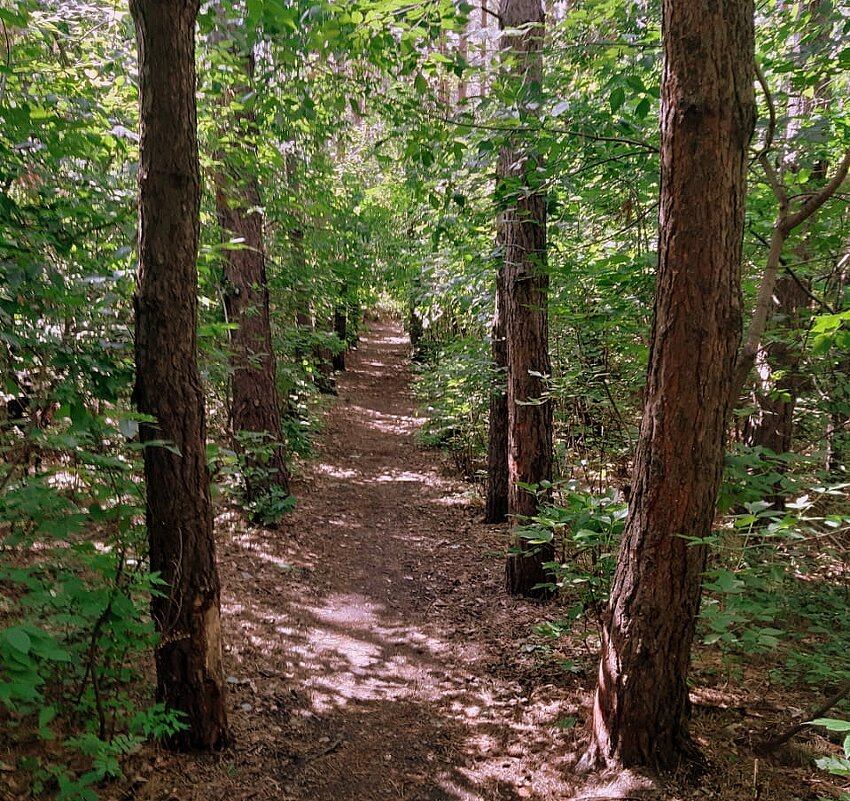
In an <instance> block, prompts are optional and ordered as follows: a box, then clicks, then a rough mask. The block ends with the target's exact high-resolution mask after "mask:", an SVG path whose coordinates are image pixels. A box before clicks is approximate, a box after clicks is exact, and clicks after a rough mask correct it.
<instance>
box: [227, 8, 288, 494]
mask: <svg viewBox="0 0 850 801" xmlns="http://www.w3.org/2000/svg"><path fill="white" fill-rule="evenodd" d="M219 24H220V31H219V33H218V36H217V38H219V39H220V40H222V41H228V40H229V43H230V45H231V46H233V39H234V37H235V36H236V35H237V33H238V32H237V30H236V27H235V26H228V25H227V23H226V21H225V20H223V19H222V20H221V21H220V23H219ZM236 50H237V52H236V56H237V58H238V59H239V61H240V62H241V66H242V68H243V70H244V72H243V75H242V76H241V77H242V79H243V80H242V81H241V82H237V85H236V86H235V87H233V88H231V89H230V90H228V91H227V92H226V93H225V98H224V102H225V103H229V102H231V101H232V99H233V97H234V96H235V95H237V94H238V95H242V96H248V95H249V92H248V91H247V90H248V86H247V84H248V82H249V81H250V80H251V79H252V78H253V73H254V56H253V53H252V52H250V50H249V52H247V53H245V52H239V51H241V50H244V48H239V47H238V45H237V46H236ZM230 125H231V126H233V129H234V130H230V131H224V132H222V134H223V136H222V138H223V140H224V144H223V145H222V149H221V152H220V154H219V167H218V168H217V170H216V174H215V205H216V211H217V213H218V220H219V224H220V225H221V228H222V233H223V235H224V237H225V239H227V240H229V241H234V240H235V241H239V242H240V243H241V244H240V247H238V248H228V249H226V250H225V251H224V304H225V308H226V311H227V317H228V320H229V321H230V322H231V323H234V324H235V325H236V327H235V329H233V331H232V332H231V337H230V348H231V358H230V366H231V371H232V374H231V379H230V385H231V395H232V399H231V410H230V416H231V425H232V428H233V433H234V435H235V436H236V438H237V440H239V438H240V434H247V435H248V436H250V437H252V438H259V439H260V440H261V441H259V442H249V443H244V442H240V441H237V443H236V445H237V449H239V448H243V449H244V450H245V468H246V475H245V489H246V496H247V500H248V501H249V502H251V501H255V500H257V499H258V498H261V497H262V496H264V495H267V494H268V493H269V492H271V491H272V489H273V488H277V489H279V490H280V491H282V492H283V493H284V494H288V492H289V470H288V468H287V465H286V453H285V449H284V444H283V434H282V431H281V424H280V414H281V410H280V400H279V397H278V391H277V363H276V360H275V355H274V351H273V349H272V332H271V318H270V313H269V286H268V281H267V279H266V252H265V244H264V242H263V213H262V210H261V209H262V207H261V200H260V188H259V184H258V181H257V178H256V172H255V170H256V167H255V165H253V164H252V163H251V160H252V159H254V158H256V149H255V148H254V147H253V146H248V147H247V149H246V147H245V143H246V142H251V141H252V139H254V138H255V137H256V133H257V132H256V125H255V123H254V115H253V113H252V112H251V110H250V108H242V109H241V110H239V111H237V112H236V113H235V114H234V115H233V116H232V118H231V120H230ZM237 141H238V142H239V143H240V146H239V147H238V148H237V147H235V146H234V143H235V142H237ZM246 157H247V159H246Z"/></svg>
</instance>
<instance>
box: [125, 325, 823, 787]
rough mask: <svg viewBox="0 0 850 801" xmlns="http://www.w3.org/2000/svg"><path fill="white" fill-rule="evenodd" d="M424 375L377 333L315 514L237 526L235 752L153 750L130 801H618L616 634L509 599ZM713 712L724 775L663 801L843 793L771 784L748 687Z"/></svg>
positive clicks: (232, 659)
mask: <svg viewBox="0 0 850 801" xmlns="http://www.w3.org/2000/svg"><path fill="white" fill-rule="evenodd" d="M408 356H409V344H408V341H407V339H406V337H405V336H404V335H403V333H402V331H401V328H400V326H399V325H397V324H395V323H391V322H376V323H372V325H371V330H370V331H369V332H367V333H366V334H365V335H364V336H363V338H362V340H361V341H360V344H359V347H358V348H357V349H356V350H355V351H354V352H352V353H351V354H350V355H349V357H348V362H349V365H348V367H349V369H348V371H347V372H345V373H344V374H341V375H340V376H339V378H338V388H339V397H338V399H337V400H336V401H335V403H334V404H333V406H332V407H331V408H330V409H329V411H328V412H327V416H326V423H325V427H324V431H323V433H322V435H321V437H320V440H319V442H318V443H317V452H316V455H315V458H314V459H313V460H311V462H310V463H309V464H307V465H306V466H305V467H304V469H303V472H302V474H301V475H300V476H299V477H298V478H297V479H296V480H295V482H294V485H293V491H294V493H295V494H296V496H297V498H298V506H297V508H296V509H295V511H294V512H293V513H292V514H290V515H289V516H288V517H287V518H286V519H285V520H284V521H283V523H282V524H281V525H280V526H279V527H278V528H277V529H275V530H269V529H262V528H254V527H247V528H246V525H245V523H244V517H243V516H242V515H241V514H239V513H237V512H235V511H234V512H227V513H225V514H223V515H222V516H220V518H219V521H218V527H217V530H218V537H219V560H220V566H221V573H222V584H223V595H222V611H223V625H224V641H225V643H226V644H227V646H226V653H225V665H226V671H227V682H228V687H229V690H230V694H229V699H230V708H231V723H232V727H233V733H234V735H235V743H234V745H233V746H232V747H231V748H229V749H228V750H226V751H224V752H222V753H221V754H217V755H213V756H189V757H187V756H175V755H170V754H168V753H166V752H164V751H159V750H154V749H150V750H148V749H146V750H145V751H144V752H142V753H141V754H139V755H137V757H136V762H135V765H136V768H137V769H136V771H135V773H136V775H135V776H132V774H129V775H130V776H131V780H132V782H133V786H132V787H131V788H129V787H127V788H125V790H124V794H123V795H122V796H116V800H117V798H118V797H123V798H134V799H141V800H143V801H154V800H155V801H249V799H252V800H254V799H255V800H256V801H272V800H274V801H295V799H298V800H299V801H390V800H391V799H392V800H393V801H399V800H401V801H497V800H498V801H518V800H519V799H532V800H536V801H543V800H544V799H546V801H561V800H563V799H572V798H579V797H581V798H585V797H590V798H597V797H598V798H602V797H610V796H614V795H616V792H615V790H614V788H611V787H609V788H608V789H605V788H604V787H602V786H600V787H598V788H597V790H596V792H595V793H594V792H588V786H587V785H586V784H585V783H584V782H583V780H581V779H580V778H578V777H575V776H574V775H573V773H572V771H571V767H572V765H573V764H574V763H575V760H576V759H577V757H578V756H579V754H580V749H581V746H582V743H583V742H584V738H585V736H586V734H585V732H586V721H587V719H588V716H589V712H590V704H591V691H592V689H593V684H594V682H593V677H594V675H595V661H596V653H597V648H598V640H597V636H598V635H597V632H596V630H595V626H590V628H588V629H587V630H582V631H580V632H574V633H573V635H572V636H571V637H570V638H568V639H566V640H565V641H564V642H561V641H560V640H559V641H557V642H556V641H551V640H549V639H547V638H545V637H544V636H542V635H541V634H540V633H539V632H538V633H535V626H536V625H537V624H540V623H543V622H545V621H546V620H558V619H559V616H561V617H563V616H564V615H565V613H566V606H567V602H566V601H557V600H556V601H555V602H552V603H550V604H547V605H540V604H535V603H530V602H527V601H523V600H517V599H514V598H511V597H508V596H507V595H506V594H505V592H504V589H503V571H504V549H505V545H506V529H505V528H504V527H500V526H485V525H483V524H482V523H480V520H481V516H482V508H481V505H480V500H478V499H477V498H476V494H475V492H474V490H473V488H472V487H471V486H470V485H468V484H464V483H462V482H461V481H459V480H458V479H456V478H454V477H452V474H451V471H450V469H449V468H448V467H447V465H446V464H444V462H443V459H442V457H441V455H440V454H439V453H438V452H435V451H432V450H428V449H425V448H423V447H422V446H420V445H419V444H418V443H417V441H416V432H417V429H418V427H419V426H420V424H421V422H422V421H421V420H420V419H419V418H418V417H417V414H416V411H415V407H416V403H415V399H414V396H413V392H412V388H411V382H412V374H411V371H410V369H409V362H408ZM714 692H715V695H714V696H712V699H713V700H711V701H710V702H708V701H705V700H703V701H698V702H697V704H696V705H695V720H694V730H695V732H696V734H697V737H698V739H699V742H700V743H701V745H702V746H703V747H704V748H705V750H706V753H707V755H708V758H709V760H710V762H711V768H710V770H709V771H708V772H707V773H705V774H704V775H703V776H702V778H701V779H700V780H699V781H689V780H688V777H686V776H680V777H674V778H673V779H671V780H670V781H669V782H668V783H667V784H665V785H664V788H663V791H662V793H661V795H660V797H663V798H666V799H671V800H672V799H689V800H690V799H709V798H712V799H752V798H759V799H762V801H765V800H766V799H771V800H772V799H776V800H777V801H779V799H782V800H783V801H788V800H790V799H801V801H802V800H804V799H814V798H816V797H817V795H818V794H819V793H820V794H823V795H830V796H832V795H833V794H834V792H835V791H834V789H833V787H834V786H833V785H831V783H830V782H829V781H828V780H826V779H825V778H824V775H823V774H819V773H816V772H814V771H813V769H812V768H811V767H810V766H809V765H807V764H804V763H801V762H800V761H798V762H797V764H796V765H793V764H792V765H790V766H789V765H782V764H775V763H771V762H769V761H762V764H761V765H760V764H759V761H758V760H757V759H756V757H755V756H754V755H753V753H752V752H751V751H750V750H749V749H748V748H746V747H745V746H742V745H741V741H742V733H743V736H744V737H746V732H747V731H748V730H749V727H750V725H751V724H752V725H753V726H754V727H761V726H763V725H765V724H766V723H768V720H767V719H759V720H756V721H755V723H754V722H753V719H751V718H749V717H748V715H749V712H748V711H747V710H748V704H749V705H753V703H754V702H752V699H750V700H747V698H746V697H742V696H741V693H742V688H741V687H738V688H734V689H729V687H728V686H727V687H726V688H725V690H724V691H720V690H715V691H714ZM736 693H737V694H736ZM730 699H731V700H730ZM762 700H764V699H762ZM777 711H778V710H777ZM758 717H759V718H765V717H766V716H765V714H764V713H758ZM582 788H584V789H582ZM630 792H633V791H630Z"/></svg>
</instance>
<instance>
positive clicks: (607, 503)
mask: <svg viewBox="0 0 850 801" xmlns="http://www.w3.org/2000/svg"><path fill="white" fill-rule="evenodd" d="M557 497H558V501H557V503H543V504H542V505H541V507H540V510H539V511H538V513H537V514H536V515H534V516H533V517H531V518H530V519H528V520H527V521H526V522H524V524H523V525H522V526H521V527H519V529H518V530H517V531H518V533H519V536H521V537H523V538H524V539H526V540H528V541H529V542H530V543H532V544H533V543H535V542H541V543H542V542H554V543H555V545H556V548H557V547H559V548H560V559H559V561H557V562H553V563H552V564H551V565H549V567H550V569H551V570H552V573H553V578H554V582H555V584H556V586H557V587H558V589H559V590H560V591H561V592H562V593H564V594H565V595H567V596H568V597H570V598H572V599H573V600H574V601H575V607H574V608H573V610H572V612H571V615H570V617H572V618H573V619H578V618H579V617H581V616H582V615H584V614H585V613H586V612H591V613H592V614H593V615H594V616H595V615H596V614H598V612H599V611H600V610H601V606H602V605H603V604H604V603H605V601H606V600H607V598H608V591H609V589H610V585H611V577H612V576H613V574H614V568H615V567H616V563H617V549H618V545H619V541H620V536H621V535H622V533H623V529H624V527H625V521H626V515H627V514H628V507H627V505H626V503H625V502H624V501H623V500H622V499H621V498H619V497H618V496H617V495H616V494H615V493H614V491H613V490H612V491H609V492H608V493H606V494H604V495H595V494H593V493H588V492H584V491H582V490H581V489H579V485H578V483H577V482H575V481H571V482H568V483H567V484H566V485H565V487H563V488H561V489H560V491H559V492H558V494H557Z"/></svg>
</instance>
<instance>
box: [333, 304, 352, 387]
mask: <svg viewBox="0 0 850 801" xmlns="http://www.w3.org/2000/svg"><path fill="white" fill-rule="evenodd" d="M347 292H348V287H343V289H342V293H341V294H342V299H341V300H340V302H339V304H338V305H337V306H336V307H335V308H334V333H335V334H336V335H337V338H338V339H339V341H340V342H342V345H343V350H341V351H339V353H335V354H334V355H333V362H332V363H333V368H334V370H337V371H338V372H344V371H345V350H346V349H347V348H348V310H347V302H346V300H345V295H346V293H347Z"/></svg>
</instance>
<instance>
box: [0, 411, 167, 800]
mask: <svg viewBox="0 0 850 801" xmlns="http://www.w3.org/2000/svg"><path fill="white" fill-rule="evenodd" d="M66 421H68V422H66V424H65V425H64V427H63V428H61V429H59V430H57V431H53V432H50V434H49V441H50V442H51V444H52V446H53V450H54V452H55V451H59V450H60V449H61V452H70V453H72V454H73V461H71V460H70V459H69V460H68V461H67V462H66V463H65V464H62V465H61V467H59V468H58V469H57V468H53V467H48V468H46V469H43V470H42V472H41V473H39V474H38V475H36V476H24V475H23V474H20V473H16V474H12V473H6V474H5V475H4V474H2V470H0V553H2V560H0V614H2V618H1V619H0V620H2V623H0V720H2V722H3V725H0V731H2V732H3V733H2V734H0V740H2V742H3V746H4V748H6V749H8V750H9V751H11V752H12V753H14V751H15V748H16V747H17V746H18V745H21V746H23V752H24V753H26V751H27V744H29V743H33V742H41V743H42V744H45V745H46V744H47V743H51V745H50V747H49V748H46V747H45V748H42V749H41V753H42V754H45V756H42V757H39V758H36V757H32V756H30V757H22V758H21V759H20V761H19V762H18V764H17V767H18V768H19V769H22V770H25V771H28V772H29V774H30V782H31V784H32V786H33V788H34V790H35V792H36V793H37V794H39V795H40V794H42V793H44V794H46V793H52V794H54V795H55V797H56V798H57V799H63V800H64V801H94V799H96V797H97V794H96V789H95V788H96V786H97V785H98V784H99V783H100V782H102V781H103V780H105V779H108V778H110V777H115V776H118V775H120V770H121V758H122V756H124V755H126V754H128V753H130V752H131V751H132V750H134V749H135V748H137V747H138V745H139V744H140V743H141V742H142V741H143V740H144V739H146V738H148V737H151V736H162V735H167V734H168V733H170V732H173V731H176V730H177V729H178V728H179V727H180V726H181V725H182V723H181V721H180V720H179V719H178V718H177V717H176V716H175V715H174V714H173V713H170V712H166V711H165V710H163V709H162V708H161V707H159V706H157V705H151V699H150V689H149V688H148V689H143V690H141V691H140V690H139V689H138V686H139V678H140V675H139V672H138V667H137V666H138V664H139V663H140V661H142V660H141V655H142V654H144V653H147V652H149V651H150V649H152V648H153V647H154V645H155V643H156V635H155V632H154V628H153V624H152V622H151V620H150V616H149V612H148V604H149V600H150V597H151V595H152V594H156V593H158V592H161V590H162V582H161V580H160V578H159V577H158V575H156V574H155V573H151V572H150V569H149V567H148V563H147V557H146V554H147V537H146V531H145V529H144V527H143V526H141V525H140V521H141V520H142V519H143V518H144V506H143V495H142V493H141V488H140V486H139V483H138V482H137V480H136V475H137V470H138V461H139V459H138V456H139V452H140V450H141V447H142V446H140V445H137V444H136V443H133V442H129V443H128V442H126V441H125V437H124V436H123V434H122V433H121V428H120V426H121V423H120V422H118V421H109V420H106V419H105V418H100V417H97V416H94V415H90V414H88V413H87V412H86V411H85V410H84V409H82V408H78V409H76V410H69V414H68V417H67V418H66ZM7 469H8V468H7ZM46 754H49V757H48V756H46Z"/></svg>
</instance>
